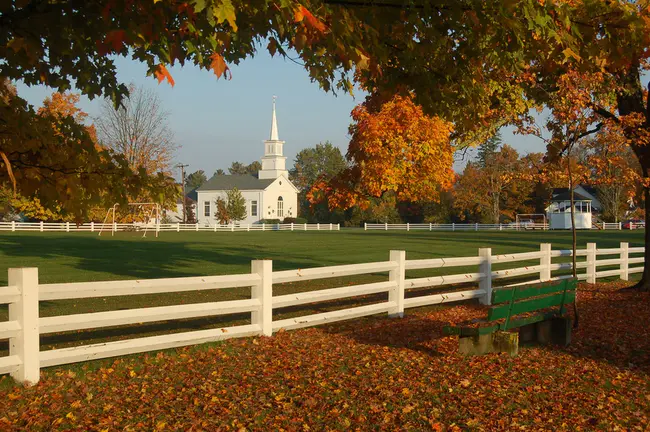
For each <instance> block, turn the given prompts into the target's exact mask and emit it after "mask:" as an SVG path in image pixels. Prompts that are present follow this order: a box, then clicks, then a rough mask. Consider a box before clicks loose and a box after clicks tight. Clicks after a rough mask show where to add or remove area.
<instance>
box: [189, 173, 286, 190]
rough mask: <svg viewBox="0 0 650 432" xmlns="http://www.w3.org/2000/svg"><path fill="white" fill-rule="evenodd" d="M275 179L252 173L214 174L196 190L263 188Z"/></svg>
mask: <svg viewBox="0 0 650 432" xmlns="http://www.w3.org/2000/svg"><path fill="white" fill-rule="evenodd" d="M275 180H276V179H263V180H260V179H258V178H257V177H254V176H252V175H215V176H212V178H211V179H210V180H208V181H207V182H205V183H203V184H202V185H201V186H200V187H199V188H198V189H197V191H213V190H231V189H233V188H237V189H239V190H264V189H266V188H267V187H268V186H269V185H270V184H271V183H273V182H274V181H275Z"/></svg>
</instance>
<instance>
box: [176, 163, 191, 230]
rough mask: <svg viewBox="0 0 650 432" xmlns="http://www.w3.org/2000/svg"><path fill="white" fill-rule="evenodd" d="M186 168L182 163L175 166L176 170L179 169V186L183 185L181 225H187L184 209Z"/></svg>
mask: <svg viewBox="0 0 650 432" xmlns="http://www.w3.org/2000/svg"><path fill="white" fill-rule="evenodd" d="M188 166H189V165H183V164H182V163H179V164H176V168H180V169H181V184H182V185H183V198H182V200H183V223H187V210H186V209H185V168H186V167H188Z"/></svg>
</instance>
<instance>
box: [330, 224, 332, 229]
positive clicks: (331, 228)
mask: <svg viewBox="0 0 650 432" xmlns="http://www.w3.org/2000/svg"><path fill="white" fill-rule="evenodd" d="M330 231H332V224H331V223H330Z"/></svg>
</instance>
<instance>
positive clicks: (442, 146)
mask: <svg viewBox="0 0 650 432" xmlns="http://www.w3.org/2000/svg"><path fill="white" fill-rule="evenodd" d="M352 120H353V121H354V123H353V124H352V125H351V126H350V135H351V137H352V138H351V140H350V144H349V147H348V153H347V155H346V158H347V160H348V162H349V164H350V166H349V167H348V168H346V169H344V170H343V171H341V172H340V173H339V174H337V175H336V176H334V177H333V178H332V179H330V180H329V181H321V182H320V183H319V184H317V185H315V186H314V187H313V188H312V190H311V191H310V192H309V197H310V200H311V201H312V202H319V201H322V200H323V199H325V198H327V199H328V200H329V205H330V207H331V208H342V209H346V208H350V207H352V206H354V205H361V206H362V207H364V206H366V205H368V204H369V200H370V199H371V198H379V197H381V196H382V195H383V194H384V193H386V192H392V193H394V194H395V199H396V200H397V201H417V200H421V199H427V200H434V201H435V200H437V198H438V197H439V194H440V191H441V190H445V189H448V188H450V187H451V185H452V182H453V177H454V173H453V170H452V167H451V166H452V163H453V150H452V147H451V144H450V142H449V134H450V133H451V131H452V126H451V125H450V124H449V123H447V122H445V121H443V120H441V119H439V118H437V117H429V116H427V115H425V114H424V113H423V111H422V108H421V107H419V106H417V105H416V104H415V103H414V102H413V100H412V98H411V97H402V96H395V97H393V98H392V99H390V100H388V101H386V102H384V103H382V101H379V100H378V98H377V97H376V96H374V95H373V96H369V97H368V98H367V99H366V101H365V102H364V103H363V104H361V105H358V106H357V107H355V108H354V110H353V111H352Z"/></svg>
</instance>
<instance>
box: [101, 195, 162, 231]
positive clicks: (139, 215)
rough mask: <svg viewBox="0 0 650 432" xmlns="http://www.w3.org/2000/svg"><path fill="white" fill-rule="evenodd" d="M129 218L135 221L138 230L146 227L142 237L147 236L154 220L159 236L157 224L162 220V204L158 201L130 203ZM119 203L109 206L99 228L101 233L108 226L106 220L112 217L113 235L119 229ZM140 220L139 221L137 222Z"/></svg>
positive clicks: (134, 226) (134, 225) (135, 227)
mask: <svg viewBox="0 0 650 432" xmlns="http://www.w3.org/2000/svg"><path fill="white" fill-rule="evenodd" d="M127 206H128V207H129V219H132V221H133V228H134V229H135V230H136V231H139V230H140V229H142V228H144V233H143V234H142V237H146V236H147V230H148V229H149V226H150V224H151V221H152V220H153V226H154V232H155V233H156V237H158V229H157V227H156V224H157V223H158V221H160V205H159V204H156V203H129V204H127ZM118 207H119V204H117V203H116V204H114V205H113V207H111V208H109V209H108V211H107V212H106V217H105V218H104V223H102V226H101V228H100V229H99V235H100V236H101V235H102V231H104V227H105V226H106V221H107V220H108V218H109V217H111V237H112V236H114V235H115V232H116V231H117V223H116V222H115V217H116V216H115V215H116V211H117V208H118ZM136 221H138V222H136Z"/></svg>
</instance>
